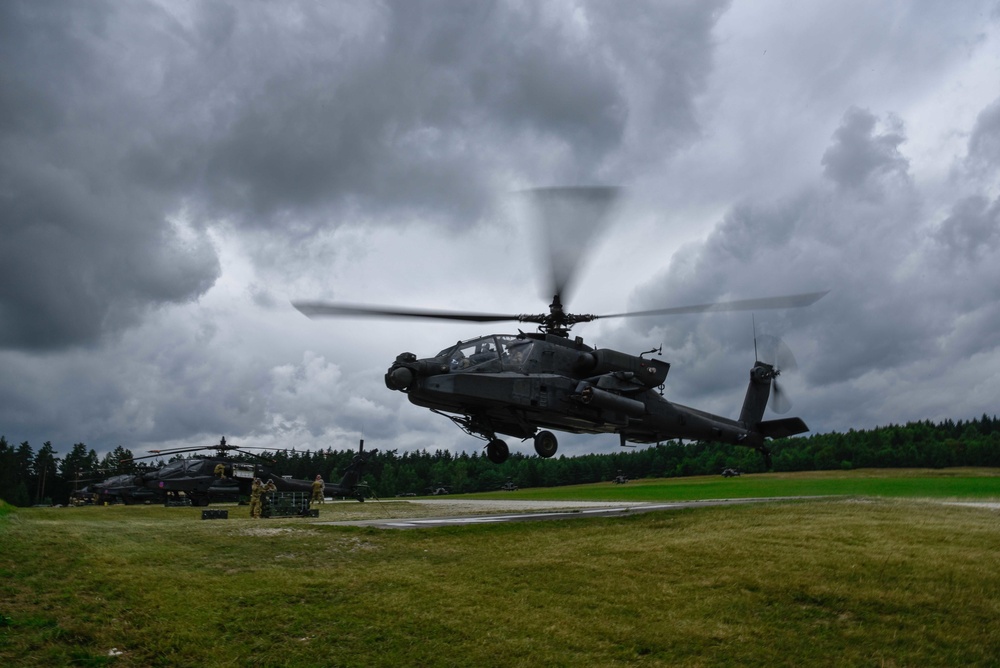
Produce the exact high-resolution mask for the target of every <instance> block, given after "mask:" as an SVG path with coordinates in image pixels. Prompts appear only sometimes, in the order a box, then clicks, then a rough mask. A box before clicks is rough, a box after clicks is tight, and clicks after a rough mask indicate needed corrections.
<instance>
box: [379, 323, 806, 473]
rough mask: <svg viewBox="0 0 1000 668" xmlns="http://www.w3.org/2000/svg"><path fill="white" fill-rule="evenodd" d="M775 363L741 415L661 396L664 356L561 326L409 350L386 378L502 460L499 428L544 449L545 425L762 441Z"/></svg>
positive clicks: (549, 447) (650, 438) (759, 377)
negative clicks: (604, 345) (614, 345)
mask: <svg viewBox="0 0 1000 668" xmlns="http://www.w3.org/2000/svg"><path fill="white" fill-rule="evenodd" d="M769 369H770V366H769V365H764V364H763V363H760V362H758V363H757V365H756V366H755V367H754V371H753V372H752V373H751V386H750V389H749V390H748V395H747V399H746V401H745V403H744V411H743V414H742V415H741V419H740V420H732V419H729V418H725V417H722V416H719V415H713V414H711V413H706V412H704V411H699V410H696V409H694V408H689V407H687V406H682V405H680V404H675V403H673V402H670V401H668V400H666V399H664V398H663V396H662V388H663V383H664V381H665V380H666V377H667V373H668V372H669V370H670V365H669V363H667V362H664V361H662V360H658V359H652V358H646V357H643V356H635V355H629V354H626V353H621V352H618V351H615V350H609V349H595V348H592V347H590V346H588V345H586V344H584V343H583V341H582V340H581V339H579V338H577V339H569V338H568V337H563V336H559V335H554V334H519V335H516V336H511V335H490V336H484V337H480V338H477V339H472V340H470V341H465V342H459V343H458V344H456V345H455V346H452V347H451V348H447V349H445V350H442V351H441V352H440V353H438V354H437V355H436V356H434V357H431V358H425V359H417V358H416V356H415V355H413V354H411V353H403V354H402V355H399V356H398V357H397V359H396V361H395V363H394V364H393V365H392V366H391V367H390V368H389V370H388V372H387V373H386V377H385V381H386V385H387V386H388V387H389V388H390V389H393V390H398V391H402V392H405V393H406V394H407V397H408V399H409V400H410V402H412V403H414V404H416V405H418V406H422V407H425V408H429V409H431V410H432V411H435V412H438V413H441V414H443V415H445V416H447V417H449V418H450V419H451V420H452V421H454V422H455V423H456V424H457V425H459V426H460V427H461V428H462V429H464V430H465V431H467V432H468V433H470V434H472V435H475V436H478V437H481V438H484V439H485V440H487V441H488V445H487V454H488V455H489V456H490V459H492V460H494V461H503V460H504V459H505V458H506V454H507V447H506V444H505V443H503V442H502V441H500V439H499V438H498V437H497V434H505V435H508V436H513V437H515V438H521V439H526V438H530V437H534V438H535V449H536V451H537V452H538V454H540V455H542V456H552V455H553V454H555V450H556V439H555V436H553V435H552V434H551V433H549V432H547V431H542V432H539V430H540V429H554V430H557V431H565V432H570V433H590V434H597V433H616V434H619V436H620V438H621V442H622V444H623V445H624V444H625V442H626V441H632V442H636V443H655V442H659V441H663V440H669V439H691V440H704V441H718V442H726V443H733V444H738V445H746V446H750V447H755V448H758V449H759V448H762V447H763V442H764V437H765V435H770V434H765V433H762V431H761V430H760V429H757V428H755V427H756V426H757V424H758V423H759V421H760V414H762V413H763V408H764V405H766V402H767V392H768V391H769V389H770V378H771V377H773V376H768V373H769V371H768V370H769ZM755 373H756V377H755ZM761 394H763V396H760V395H761ZM752 395H753V396H752ZM758 405H759V411H758ZM758 413H759V414H758ZM799 422H801V421H799ZM798 426H799V425H797V424H796V425H789V424H785V425H784V426H783V429H780V430H779V429H777V428H776V427H772V431H773V432H777V431H788V430H789V429H790V428H792V427H795V428H798ZM801 426H802V427H804V424H803V425H801ZM765 431H767V430H765ZM796 433H798V432H796Z"/></svg>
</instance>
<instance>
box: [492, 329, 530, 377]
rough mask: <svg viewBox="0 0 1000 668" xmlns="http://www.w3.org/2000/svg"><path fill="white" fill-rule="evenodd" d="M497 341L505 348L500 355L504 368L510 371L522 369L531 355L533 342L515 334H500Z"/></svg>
mask: <svg viewBox="0 0 1000 668" xmlns="http://www.w3.org/2000/svg"><path fill="white" fill-rule="evenodd" d="M497 341H498V342H499V343H500V346H501V348H502V350H503V352H502V354H501V356H500V358H501V361H502V362H503V368H504V369H505V370H508V371H520V370H521V367H522V366H523V365H524V364H525V363H526V362H527V361H528V358H529V357H530V353H531V346H532V342H531V341H529V340H527V339H519V338H517V337H515V336H509V337H501V336H498V337H497Z"/></svg>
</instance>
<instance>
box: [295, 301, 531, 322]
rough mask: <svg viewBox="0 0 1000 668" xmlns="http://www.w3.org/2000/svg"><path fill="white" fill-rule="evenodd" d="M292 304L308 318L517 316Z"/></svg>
mask: <svg viewBox="0 0 1000 668" xmlns="http://www.w3.org/2000/svg"><path fill="white" fill-rule="evenodd" d="M292 306H294V307H295V308H296V309H298V310H299V312H300V313H302V314H303V315H305V316H307V317H309V318H327V317H337V316H362V317H389V318H430V319H434V320H464V321H466V322H503V321H505V320H517V319H518V317H519V316H517V315H511V314H508V313H473V312H464V311H435V310H430V309H404V308H399V307H395V306H363V305H358V304H335V303H331V302H292Z"/></svg>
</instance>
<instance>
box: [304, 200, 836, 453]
mask: <svg viewBox="0 0 1000 668" xmlns="http://www.w3.org/2000/svg"><path fill="white" fill-rule="evenodd" d="M618 192H619V191H618V189H617V188H607V187H597V188H594V187H586V188H542V189H536V190H531V191H526V192H525V193H523V194H524V195H526V196H527V199H528V200H529V202H530V203H531V204H532V205H533V206H534V207H535V208H536V210H537V211H538V212H539V213H540V214H541V219H542V220H541V222H542V224H543V227H544V229H545V231H546V232H547V233H548V234H547V238H548V249H547V250H548V258H547V259H548V262H549V265H550V267H551V273H552V284H551V288H552V290H551V292H550V294H552V295H553V297H552V303H551V304H549V311H548V313H541V314H519V315H518V314H505V313H475V312H455V311H437V310H423V309H412V308H399V307H384V306H370V305H356V304H338V303H330V302H316V301H308V302H293V306H294V307H295V308H297V309H298V310H299V311H300V312H302V313H303V314H305V315H306V316H308V317H310V318H317V317H330V316H339V317H343V316H383V317H393V318H430V319H438V320H457V321H465V322H483V323H486V322H501V321H516V322H525V323H535V324H537V325H538V331H537V332H531V333H525V332H519V333H518V334H489V335H486V336H481V337H478V338H475V339H471V340H468V341H460V342H458V343H456V344H455V345H451V346H448V347H446V348H444V349H443V350H441V352H439V353H437V354H436V355H434V356H432V357H425V358H418V357H417V356H416V355H415V354H413V353H410V352H405V353H402V354H400V355H398V356H397V357H396V360H395V361H394V362H393V363H392V365H391V366H390V367H389V370H388V372H387V373H386V374H385V384H386V386H387V387H388V388H389V389H391V390H396V391H399V392H403V393H405V394H406V395H407V398H408V399H409V400H410V402H412V403H413V404H416V405H417V406H422V407H425V408H429V409H430V410H431V411H433V412H435V413H438V414H440V415H443V416H445V417H447V418H448V419H450V420H452V421H453V422H454V423H455V424H456V425H457V426H458V427H460V428H461V429H462V430H464V431H465V432H466V433H468V434H469V435H471V436H475V437H477V438H481V439H483V440H485V441H486V446H485V447H486V454H487V456H488V457H489V459H490V460H491V461H493V462H495V463H498V464H499V463H502V462H504V461H505V460H506V459H507V457H508V456H509V452H510V451H509V448H508V446H507V443H506V442H505V441H503V440H502V439H501V438H499V435H500V434H505V435H508V436H512V437H514V438H520V439H522V440H525V439H528V438H532V439H533V440H534V446H535V452H537V453H538V455H539V456H541V457H552V456H553V455H554V454H555V453H556V450H557V448H558V441H557V439H556V436H555V435H554V434H553V433H552V432H551V431H549V430H550V429H555V430H558V431H565V432H570V433H592V434H597V433H615V434H618V435H619V437H620V439H621V445H623V446H624V445H626V443H627V442H630V441H631V442H635V443H657V442H660V441H665V440H671V439H687V440H701V441H716V442H722V443H732V444H736V445H743V446H747V447H751V448H754V449H756V450H758V451H759V452H760V453H761V454H762V455H763V456H764V459H765V463H766V465H767V467H768V468H770V467H771V461H770V451H769V450H768V448H767V446H766V445H765V441H766V440H767V439H770V438H782V437H787V436H792V435H795V434H801V433H804V432H806V431H808V430H809V429H808V427H807V426H806V424H805V422H803V421H802V420H801V419H800V418H785V419H777V420H763V416H764V411H765V409H766V407H767V404H768V400H769V398H770V397H771V396H772V387H773V388H774V401H773V402H772V403H773V404H774V405H773V406H772V407H773V408H774V409H775V410H776V412H785V411H787V407H788V404H787V401H785V400H784V399H783V395H782V394H780V393H779V391H778V387H777V384H776V383H775V380H776V379H777V377H778V376H779V375H780V373H781V367H782V366H783V365H784V366H785V367H786V368H787V367H788V366H789V364H791V363H792V358H791V356H790V351H788V350H787V347H786V346H784V344H781V343H780V342H777V340H775V342H776V343H775V344H774V345H773V346H772V347H773V349H774V352H775V357H774V358H772V359H765V360H762V359H760V358H761V357H766V356H765V355H757V357H758V359H757V361H756V362H755V363H754V365H753V368H751V370H750V384H749V387H748V388H747V392H746V397H745V399H744V401H743V408H742V410H741V412H740V415H739V417H738V418H737V419H735V420H733V419H730V418H726V417H722V416H719V415H713V414H711V413H708V412H705V411H700V410H698V409H695V408H690V407H688V406H682V405H681V404H677V403H673V402H671V401H668V400H667V399H665V398H664V397H663V395H662V389H663V385H664V382H665V381H666V378H667V372H668V371H669V370H670V364H669V363H667V362H664V361H661V360H658V359H652V358H647V357H645V355H647V354H649V353H652V352H656V351H655V350H653V351H648V352H647V353H642V354H640V355H631V354H628V353H623V352H618V351H616V350H610V349H597V348H593V347H591V346H589V345H586V344H584V342H583V340H582V339H581V338H580V337H575V338H572V339H571V338H570V330H571V329H572V327H573V326H574V325H576V324H579V323H583V322H592V321H594V320H597V319H599V318H626V317H639V316H646V317H648V316H665V315H677V314H687V313H709V312H719V311H757V310H764V309H778V308H798V307H803V306H808V305H810V304H812V303H814V302H815V301H817V300H818V299H820V298H821V297H823V296H824V295H825V294H826V292H809V293H802V294H794V295H785V296H779V297H766V298H758V299H743V300H738V301H726V302H716V303H710V304H700V305H695V306H681V307H671V308H663V309H654V310H649V311H637V312H631V313H615V314H611V315H600V316H599V315H592V314H573V313H568V312H567V311H566V310H565V309H564V307H563V301H562V300H563V296H564V294H565V293H566V290H567V287H568V286H569V284H570V281H571V278H572V275H573V273H574V271H575V268H576V265H577V264H578V262H579V258H580V256H581V255H582V254H583V252H584V251H585V250H587V249H588V244H589V239H590V237H591V236H592V234H593V232H594V231H596V230H597V228H599V227H600V226H601V222H602V221H603V220H604V219H605V217H606V216H607V213H608V211H609V210H610V207H611V204H612V203H613V202H614V201H615V199H616V198H617V196H618ZM574 244H575V245H574ZM754 347H755V349H756V347H757V346H756V336H755V341H754ZM779 356H780V357H783V358H784V359H783V360H779V359H778V357H779ZM785 360H787V364H786V363H784V361H785Z"/></svg>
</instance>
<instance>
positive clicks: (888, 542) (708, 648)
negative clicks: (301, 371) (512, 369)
mask: <svg viewBox="0 0 1000 668" xmlns="http://www.w3.org/2000/svg"><path fill="white" fill-rule="evenodd" d="M799 494H809V495H825V494H833V495H837V494H847V496H834V497H831V498H826V499H821V500H812V501H775V502H773V503H764V504H757V505H752V506H734V507H725V508H703V509H688V510H683V511H665V512H653V513H648V514H638V515H634V516H631V517H625V518H615V519H574V520H567V521H553V522H539V523H519V524H504V525H498V524H485V525H474V526H461V527H445V528H438V529H428V530H420V531H385V530H379V529H362V528H355V527H339V526H328V525H321V524H317V523H316V522H315V521H314V520H308V519H300V518H296V519H272V520H258V521H254V520H250V519H249V518H246V517H244V512H245V508H238V507H235V506H232V507H230V508H231V511H230V515H231V517H232V519H229V520H225V521H223V520H218V521H201V520H200V519H198V518H199V517H200V511H199V510H198V509H192V508H163V507H160V506H139V507H125V506H114V507H108V508H104V507H84V508H32V509H18V510H16V511H14V512H11V511H10V508H9V507H8V508H0V573H2V578H0V587H2V590H0V665H4V666H7V665H11V666H64V665H80V666H100V665H113V666H501V665H502V666H613V665H636V666H668V665H690V666H709V665H751V666H753V665H789V666H791V665H794V666H805V665H836V666H839V665H849V666H854V665H879V666H929V665H934V666H956V665H963V666H965V665H982V666H989V665H997V661H998V657H1000V630H998V628H997V624H996V620H997V619H998V618H1000V570H998V569H997V567H996V565H997V563H998V557H1000V511H997V510H992V509H989V508H979V507H968V506H954V505H947V504H944V503H941V501H942V500H963V499H964V500H974V501H1000V471H997V470H976V469H967V470H945V471H884V472H882V471H865V472H849V473H836V474H795V475H780V474H769V475H761V476H745V477H742V478H735V479H728V480H724V479H721V478H698V479H673V480H656V481H633V482H630V483H628V484H626V485H611V484H610V483H606V484H604V485H588V486H581V487H575V488H558V489H551V490H524V491H520V492H515V493H504V494H503V498H541V497H540V496H539V495H551V496H545V498H552V499H582V500H622V501H636V500H649V501H656V500H677V499H693V498H709V497H715V498H736V497H739V496H791V495H799ZM414 512H416V509H415V508H413V507H411V504H408V503H406V502H405V501H399V500H393V502H385V503H381V504H380V503H365V504H333V505H328V506H324V507H323V509H322V510H321V511H320V514H321V518H320V519H321V521H323V520H331V519H341V518H344V519H346V518H362V517H371V516H377V515H379V514H383V513H392V514H395V515H398V516H403V515H412V514H413V513H414Z"/></svg>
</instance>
